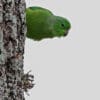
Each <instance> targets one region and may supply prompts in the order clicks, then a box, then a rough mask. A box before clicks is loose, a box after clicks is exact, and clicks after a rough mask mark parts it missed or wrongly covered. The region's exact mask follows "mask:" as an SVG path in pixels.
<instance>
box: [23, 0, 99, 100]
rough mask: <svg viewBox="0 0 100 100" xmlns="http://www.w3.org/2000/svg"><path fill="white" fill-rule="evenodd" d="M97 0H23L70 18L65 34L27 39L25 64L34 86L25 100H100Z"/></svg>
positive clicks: (28, 4) (29, 4)
mask: <svg viewBox="0 0 100 100" xmlns="http://www.w3.org/2000/svg"><path fill="white" fill-rule="evenodd" d="M99 4H100V3H99V0H75V1H73V0H26V5H27V7H29V6H41V7H44V8H47V9H49V10H51V11H52V12H53V13H54V14H55V15H58V16H63V17H66V18H67V19H69V21H70V22H71V25H72V28H71V30H70V31H69V34H68V36H67V37H65V38H54V39H45V40H42V41H40V42H37V41H33V40H30V39H28V38H27V39H26V44H25V55H24V66H25V67H24V68H25V72H27V71H29V70H30V69H31V70H32V72H31V73H32V74H34V76H35V81H34V83H35V84H36V85H35V87H34V88H33V89H32V90H31V91H29V94H30V96H27V95H26V94H25V97H26V100H100V11H99V9H100V5H99Z"/></svg>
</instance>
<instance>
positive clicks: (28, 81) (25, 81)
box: [21, 71, 35, 93]
mask: <svg viewBox="0 0 100 100" xmlns="http://www.w3.org/2000/svg"><path fill="white" fill-rule="evenodd" d="M29 73H30V71H29V72H27V73H26V74H24V75H23V77H22V85H21V86H22V89H23V90H24V92H26V93H28V90H29V89H31V88H33V87H34V85H35V84H33V81H34V76H33V75H31V74H29Z"/></svg>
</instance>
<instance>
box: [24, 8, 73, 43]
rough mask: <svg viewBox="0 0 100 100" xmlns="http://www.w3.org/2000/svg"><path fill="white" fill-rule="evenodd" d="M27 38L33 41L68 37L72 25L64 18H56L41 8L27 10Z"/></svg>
mask: <svg viewBox="0 0 100 100" xmlns="http://www.w3.org/2000/svg"><path fill="white" fill-rule="evenodd" d="M26 24H27V37H28V38H30V39H33V40H37V41H39V40H42V39H45V38H53V37H61V36H66V35H67V33H68V31H69V29H70V27H71V25H70V23H69V21H68V20H67V19H65V18H63V17H60V16H55V15H54V14H53V13H52V12H51V11H49V10H47V9H45V8H41V7H29V8H27V9H26Z"/></svg>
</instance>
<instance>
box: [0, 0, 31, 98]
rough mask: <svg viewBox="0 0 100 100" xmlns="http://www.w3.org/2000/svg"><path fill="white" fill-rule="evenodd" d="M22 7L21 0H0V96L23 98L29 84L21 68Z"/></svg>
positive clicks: (24, 7)
mask: <svg viewBox="0 0 100 100" xmlns="http://www.w3.org/2000/svg"><path fill="white" fill-rule="evenodd" d="M25 9H26V4H25V1H24V0H0V100H25V98H24V91H27V88H29V85H28V83H29V82H28V74H24V70H23V59H24V57H23V54H24V45H25V34H26V18H25ZM25 77H26V78H25ZM26 81H27V82H26ZM31 81H32V80H31ZM32 85H33V84H31V86H30V88H31V87H32Z"/></svg>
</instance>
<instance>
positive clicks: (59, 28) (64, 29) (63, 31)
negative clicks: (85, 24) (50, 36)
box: [53, 16, 71, 37]
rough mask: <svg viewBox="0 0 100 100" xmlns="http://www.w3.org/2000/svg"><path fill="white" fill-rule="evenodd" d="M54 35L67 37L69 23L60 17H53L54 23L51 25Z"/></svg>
mask: <svg viewBox="0 0 100 100" xmlns="http://www.w3.org/2000/svg"><path fill="white" fill-rule="evenodd" d="M53 28H54V29H53V30H54V32H53V33H54V35H55V36H57V37H61V36H67V34H68V31H69V29H70V28H71V24H70V22H69V21H68V20H67V19H65V18H63V17H60V16H55V22H54V25H53Z"/></svg>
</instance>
